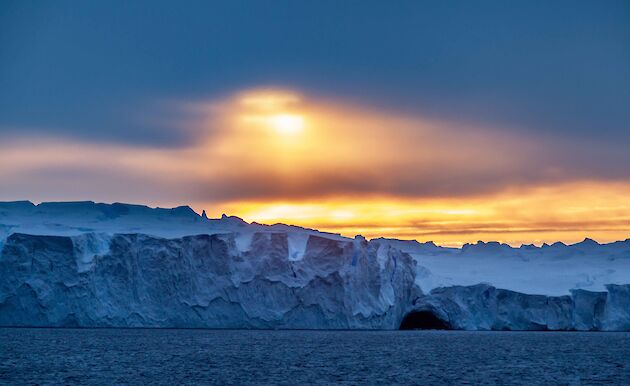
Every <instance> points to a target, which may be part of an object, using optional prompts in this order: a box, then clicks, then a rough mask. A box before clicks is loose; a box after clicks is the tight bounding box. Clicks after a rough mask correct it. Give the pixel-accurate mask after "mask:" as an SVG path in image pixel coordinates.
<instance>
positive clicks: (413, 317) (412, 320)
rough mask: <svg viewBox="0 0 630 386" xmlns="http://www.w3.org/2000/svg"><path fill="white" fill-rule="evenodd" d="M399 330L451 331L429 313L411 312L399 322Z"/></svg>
mask: <svg viewBox="0 0 630 386" xmlns="http://www.w3.org/2000/svg"><path fill="white" fill-rule="evenodd" d="M400 330H451V326H450V324H449V323H448V322H447V321H445V320H442V319H440V318H439V317H437V316H436V315H435V314H434V313H433V312H431V311H412V312H410V313H408V314H407V315H405V317H404V318H403V320H402V322H400Z"/></svg>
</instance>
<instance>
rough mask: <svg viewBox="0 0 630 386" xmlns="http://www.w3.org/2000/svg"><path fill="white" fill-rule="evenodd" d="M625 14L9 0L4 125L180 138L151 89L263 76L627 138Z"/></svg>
mask: <svg viewBox="0 0 630 386" xmlns="http://www.w3.org/2000/svg"><path fill="white" fill-rule="evenodd" d="M629 9H630V6H629V5H628V2H626V1H622V0H621V1H606V2H592V1H555V2H553V3H549V2H537V1H510V2H505V1H481V2H465V1H434V2H402V3H394V4H392V3H388V2H380V1H379V2H372V1H360V2H359V1H344V2H341V3H340V2H338V1H317V2H294V1H271V2H240V1H225V2H195V1H192V2H187V3H186V4H174V3H172V2H167V1H134V2H132V3H130V2H127V1H111V2H102V3H101V2H81V3H77V2H74V1H56V2H54V3H50V2H40V1H29V2H24V1H11V0H9V1H4V2H3V5H2V7H1V8H0V89H1V90H2V91H1V92H0V136H2V135H19V134H23V133H24V132H25V131H26V132H29V133H31V134H38V135H41V134H44V135H47V136H66V137H73V138H80V139H88V140H92V141H97V142H122V143H127V144H129V143H134V144H144V145H151V146H180V145H183V144H187V143H190V142H194V141H195V140H196V138H197V134H198V133H197V132H194V131H193V132H191V131H186V130H182V129H181V127H179V126H177V125H171V124H164V122H166V123H168V122H171V121H172V118H173V117H171V116H170V114H172V113H173V112H167V111H164V110H163V109H162V108H161V107H160V105H159V104H155V103H154V102H155V101H156V100H160V99H161V98H171V97H176V98H185V99H195V98H197V97H202V96H203V97H214V96H216V95H220V94H223V93H225V92H229V91H232V90H238V89H243V88H248V87H252V86H258V85H261V84H274V85H281V86H286V87H292V88H298V89H303V90H307V91H309V92H313V93H317V94H318V95H320V96H324V97H325V96H331V95H334V96H340V95H341V96H343V97H345V98H347V99H348V100H352V99H354V100H356V101H359V102H360V103H362V104H373V105H377V106H380V107H381V108H386V109H390V110H401V111H407V112H409V111H413V112H414V113H420V114H421V115H423V116H428V117H431V116H435V117H439V118H445V117H446V118H448V119H460V120H464V121H469V122H477V123H479V124H484V125H485V124H488V125H492V126H499V127H509V128H511V129H512V130H521V131H523V132H525V133H528V132H537V133H544V134H549V135H557V136H560V137H575V138H582V140H583V141H585V142H588V141H590V140H592V139H599V140H604V141H605V142H607V143H611V142H617V143H619V142H622V143H624V144H626V145H629V144H630V128H629V127H628V122H630V109H628V108H627V106H629V105H630V23H629V22H628V21H629V20H630V10H629ZM146 116H158V117H159V118H163V119H156V120H145V119H144V117H146ZM175 118H177V117H175ZM174 120H175V121H176V119H174ZM160 122H161V123H160Z"/></svg>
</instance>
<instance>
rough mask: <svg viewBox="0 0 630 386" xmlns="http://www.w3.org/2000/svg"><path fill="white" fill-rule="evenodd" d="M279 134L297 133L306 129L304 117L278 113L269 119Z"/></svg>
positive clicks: (270, 124) (269, 122)
mask: <svg viewBox="0 0 630 386" xmlns="http://www.w3.org/2000/svg"><path fill="white" fill-rule="evenodd" d="M267 122H268V124H269V126H271V127H272V128H273V129H274V130H275V131H276V132H277V133H278V134H281V135H295V134H299V133H301V132H302V131H303V130H304V117H303V116H301V115H296V114H276V115H272V116H270V117H269V118H268V120H267Z"/></svg>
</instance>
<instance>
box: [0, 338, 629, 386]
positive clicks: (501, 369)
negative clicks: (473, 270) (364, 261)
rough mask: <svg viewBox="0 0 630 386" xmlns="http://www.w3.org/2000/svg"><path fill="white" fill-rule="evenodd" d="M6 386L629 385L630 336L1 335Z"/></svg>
mask: <svg viewBox="0 0 630 386" xmlns="http://www.w3.org/2000/svg"><path fill="white" fill-rule="evenodd" d="M0 381H1V382H2V383H5V384H32V383H39V384H42V383H54V384H86V383H87V384H105V383H106V384H111V383H119V384H120V383H124V384H129V383H131V384H292V385H293V384H305V383H309V384H311V383H317V384H366V383H368V384H373V383H396V384H436V385H437V384H466V383H469V384H521V385H522V384H528V385H530V384H576V385H577V384H630V333H581V332H574V333H562V332H464V331H242V330H240V331H232V330H176V329H175V330H170V329H168V330H167V329H162V330H160V329H27V328H4V329H0Z"/></svg>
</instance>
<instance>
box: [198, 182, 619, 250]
mask: <svg viewBox="0 0 630 386" xmlns="http://www.w3.org/2000/svg"><path fill="white" fill-rule="evenodd" d="M568 192H571V194H570V195H569V194H568ZM629 195H630V184H614V185H612V186H611V184H607V183H593V182H580V183H569V184H560V185H557V186H541V187H535V188H528V189H513V190H507V191H504V192H499V193H495V194H488V195H479V196H472V197H461V198H404V197H337V198H328V199H321V200H317V201H312V200H293V201H272V202H269V201H238V202H225V203H221V204H219V205H218V206H217V205H214V207H217V212H216V213H213V211H212V210H209V211H208V213H212V214H214V215H216V216H219V215H220V214H221V213H223V212H225V213H230V214H233V215H237V216H239V217H242V218H243V219H245V220H246V221H256V222H259V223H264V224H274V223H285V224H291V225H299V226H304V227H307V228H315V229H318V230H322V231H328V232H333V233H340V234H342V235H344V236H348V237H353V236H354V235H357V234H361V235H363V236H365V237H368V238H374V237H393V238H399V239H414V240H418V241H420V242H425V241H434V242H436V243H437V244H440V245H444V246H453V247H459V246H461V245H462V244H464V243H467V242H470V243H474V242H476V241H478V240H482V241H499V242H503V243H507V244H511V245H514V246H520V245H521V244H530V243H533V244H537V245H540V244H542V243H545V242H546V243H553V242H556V241H563V242H566V243H573V242H578V241H581V240H583V239H584V238H585V237H589V238H593V239H595V240H598V241H600V242H611V241H616V240H625V239H627V238H630V205H629V204H630V200H629V199H628V197H629ZM208 207H210V206H206V208H208ZM219 212H221V213H219ZM587 215H590V217H589V216H587Z"/></svg>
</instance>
